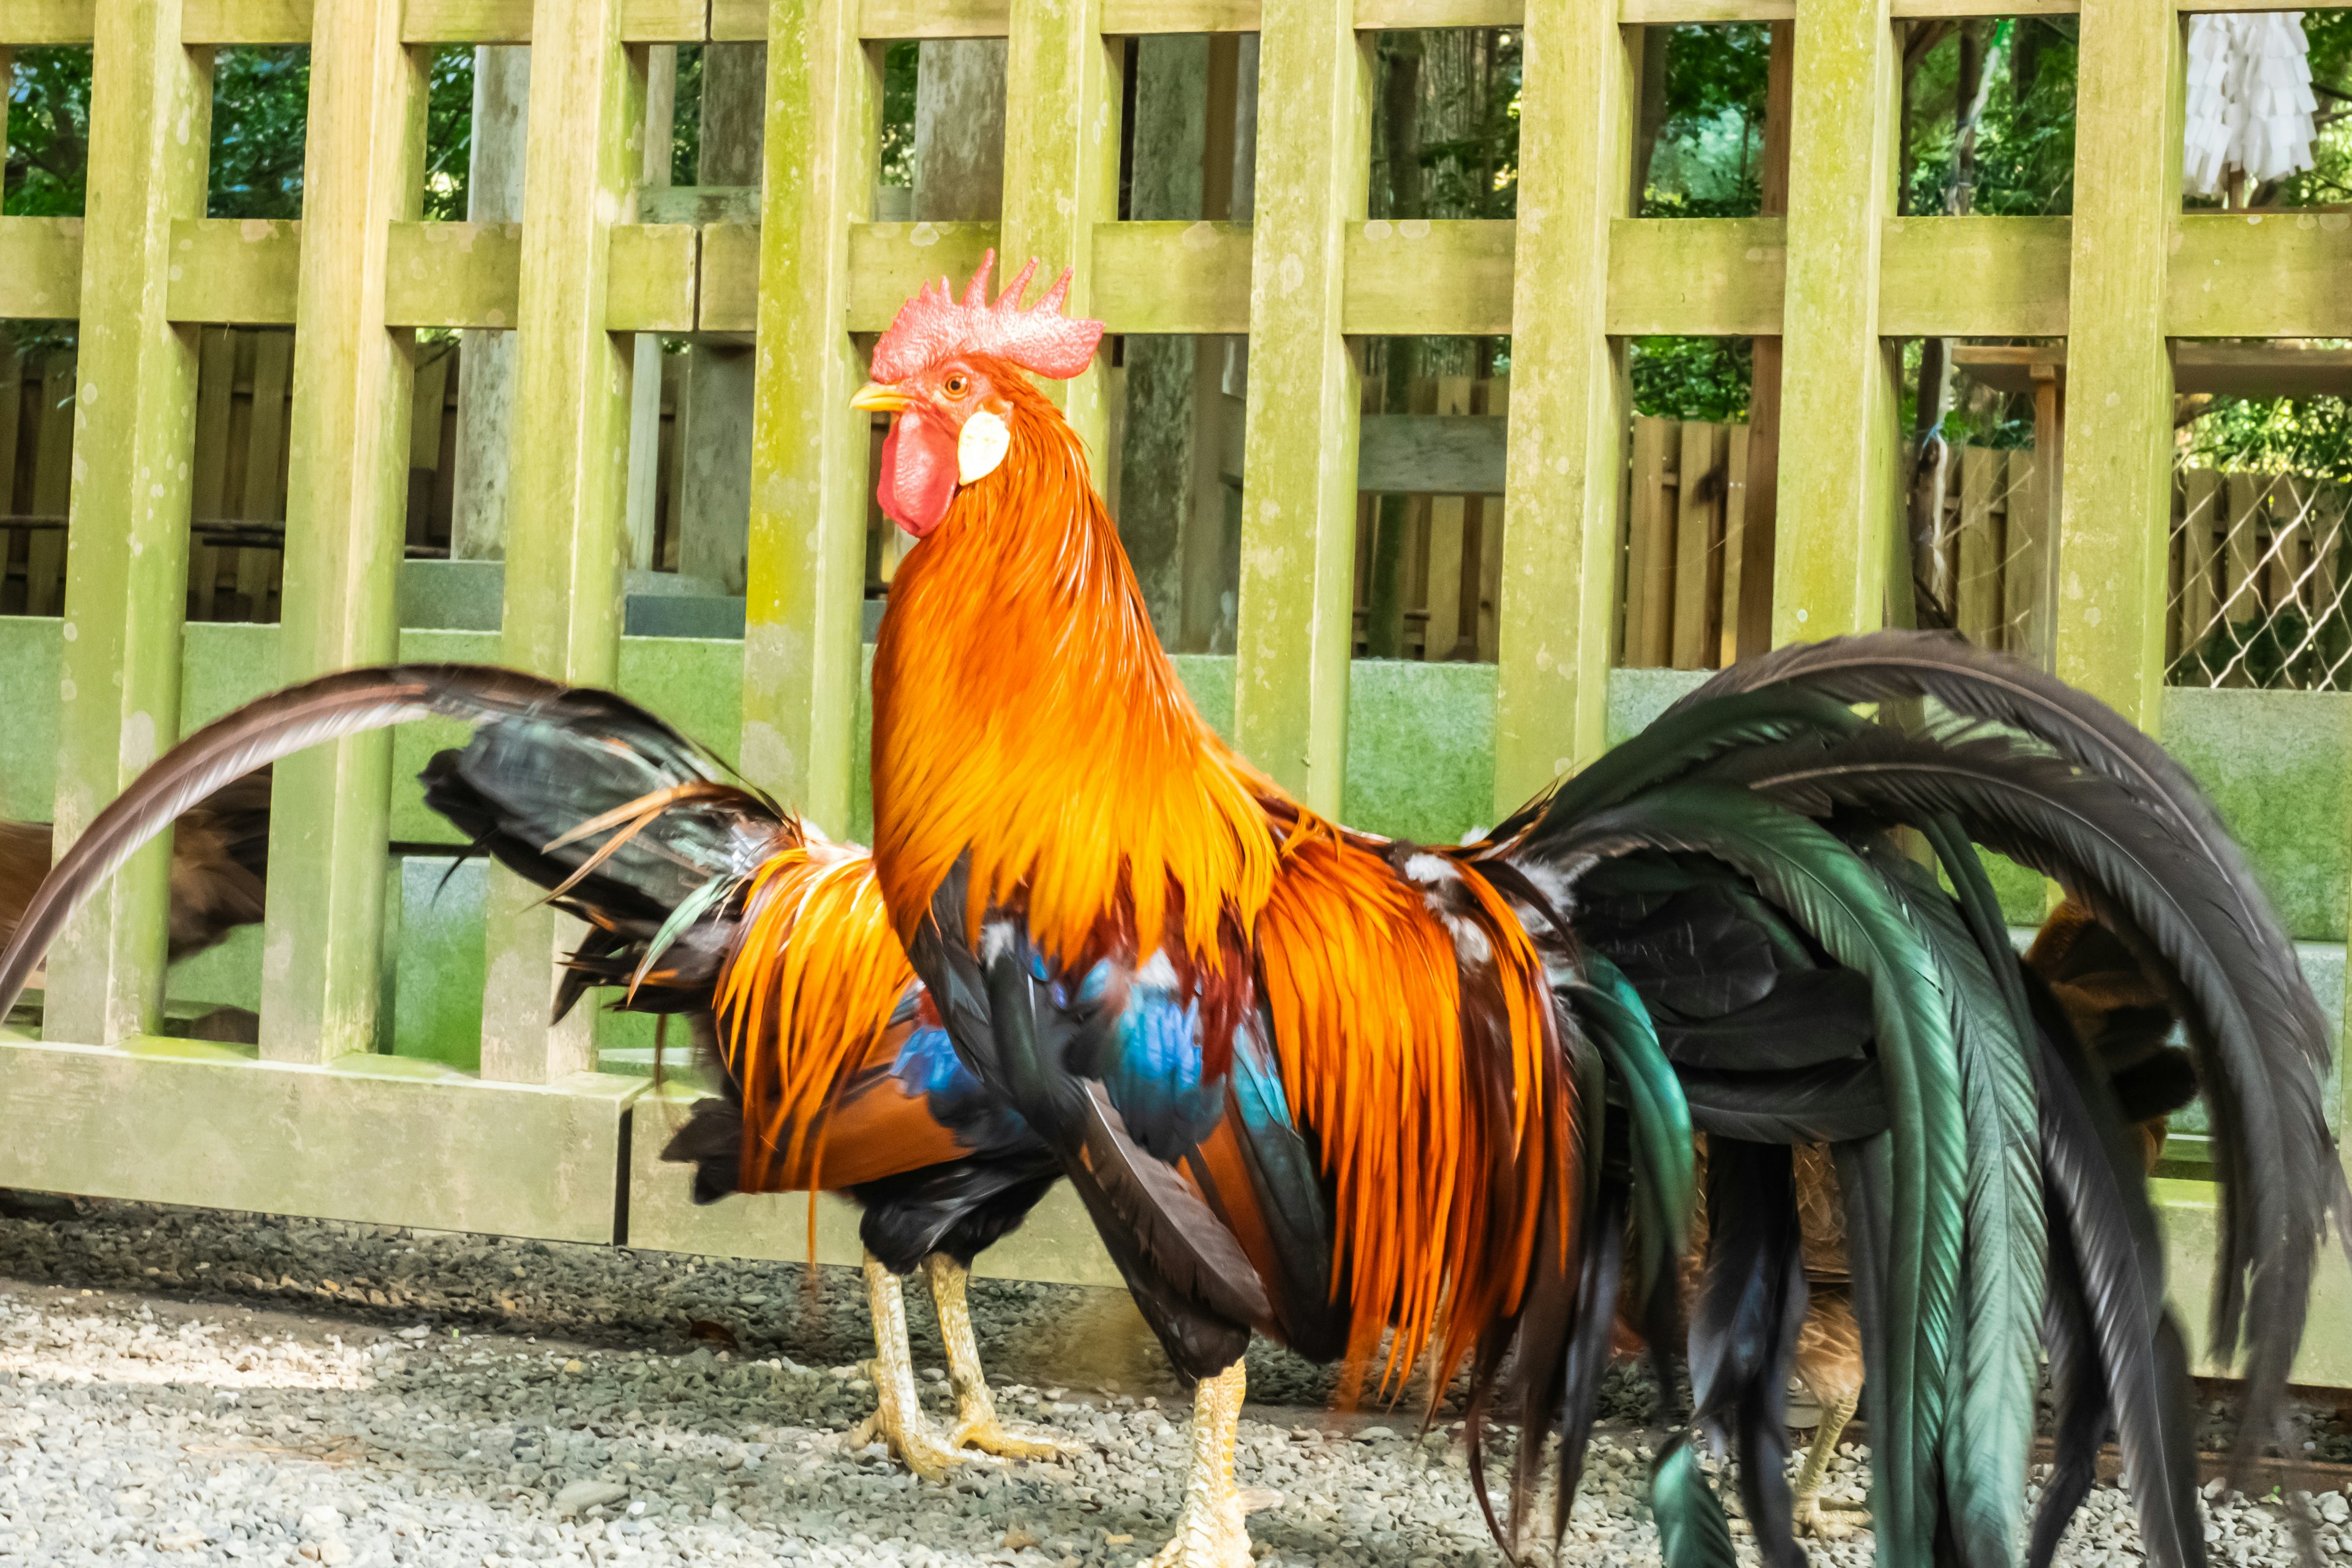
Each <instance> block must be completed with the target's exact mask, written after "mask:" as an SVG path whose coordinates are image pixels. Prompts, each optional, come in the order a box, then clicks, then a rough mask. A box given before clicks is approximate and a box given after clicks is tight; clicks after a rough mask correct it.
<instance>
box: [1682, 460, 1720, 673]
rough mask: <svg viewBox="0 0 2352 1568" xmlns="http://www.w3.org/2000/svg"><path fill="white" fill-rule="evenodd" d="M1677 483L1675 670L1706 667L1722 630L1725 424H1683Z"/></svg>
mask: <svg viewBox="0 0 2352 1568" xmlns="http://www.w3.org/2000/svg"><path fill="white" fill-rule="evenodd" d="M1681 445H1682V455H1681V458H1680V460H1679V461H1678V462H1677V463H1676V465H1675V533H1674V550H1675V631H1674V662H1675V668H1676V669H1704V668H1706V666H1707V663H1708V659H1707V654H1708V650H1709V644H1710V643H1711V642H1712V641H1714V640H1715V638H1713V637H1710V636H1709V634H1710V633H1719V632H1720V631H1721V626H1720V625H1719V624H1717V623H1714V621H1713V612H1714V611H1715V610H1716V609H1717V606H1718V605H1720V604H1721V602H1722V600H1721V595H1722V593H1723V531H1722V524H1723V486H1722V478H1723V475H1722V465H1723V458H1724V438H1723V426H1720V425H1710V424H1707V423H1705V422H1704V421H1701V420H1696V419H1690V420H1685V421H1684V423H1683V427H1682V442H1681Z"/></svg>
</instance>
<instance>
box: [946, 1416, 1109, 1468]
mask: <svg viewBox="0 0 2352 1568" xmlns="http://www.w3.org/2000/svg"><path fill="white" fill-rule="evenodd" d="M948 1446H949V1447H951V1448H977V1449H979V1450H980V1451H981V1452H982V1453H983V1454H994V1455H996V1456H998V1457H999V1458H1006V1459H1037V1460H1041V1461H1043V1462H1045V1463H1046V1464H1054V1463H1056V1462H1058V1461H1060V1460H1064V1459H1074V1458H1077V1455H1078V1449H1077V1447H1076V1446H1075V1445H1073V1444H1069V1443H1065V1442H1062V1441H1060V1440H1059V1439H1058V1438H1056V1437H1055V1436H1054V1435H1053V1434H1052V1433H1050V1432H1044V1431H1040V1430H1039V1429H1038V1428H1036V1427H1034V1426H1024V1425H1023V1424H1022V1423H1020V1422H1018V1421H1013V1422H1004V1421H999V1420H998V1419H997V1418H996V1412H995V1411H993V1410H986V1411H982V1412H979V1413H977V1414H972V1415H966V1416H965V1417H964V1418H963V1419H962V1420H961V1421H959V1422H957V1423H956V1426H955V1430H954V1431H952V1432H950V1433H949V1434H948Z"/></svg>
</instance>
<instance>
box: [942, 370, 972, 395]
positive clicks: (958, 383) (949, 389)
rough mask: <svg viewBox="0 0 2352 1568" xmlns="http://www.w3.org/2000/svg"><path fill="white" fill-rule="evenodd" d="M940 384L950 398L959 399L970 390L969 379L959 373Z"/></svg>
mask: <svg viewBox="0 0 2352 1568" xmlns="http://www.w3.org/2000/svg"><path fill="white" fill-rule="evenodd" d="M940 386H941V388H942V389H943V390H944V391H945V392H946V393H947V395H949V396H950V397H961V396H962V395H964V394H965V393H967V392H969V391H971V377H969V376H967V375H964V374H961V372H959V373H958V374H954V375H951V376H950V377H948V378H947V380H946V381H944V382H942V383H940Z"/></svg>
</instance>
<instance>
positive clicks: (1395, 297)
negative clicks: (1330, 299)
mask: <svg viewBox="0 0 2352 1568" xmlns="http://www.w3.org/2000/svg"><path fill="white" fill-rule="evenodd" d="M1517 234H1518V227H1517V225H1516V224H1513V223H1511V222H1509V221H1508V220H1504V219H1485V220H1477V219H1471V220H1463V221H1456V222H1450V223H1431V222H1426V221H1423V222H1412V221H1407V222H1401V223H1391V222H1390V221H1388V220H1387V219H1384V218H1374V219H1373V220H1372V221H1371V222H1370V223H1364V224H1355V225H1350V226H1349V230H1348V278H1347V284H1346V292H1345V294H1344V295H1343V296H1342V303H1341V307H1340V321H1341V323H1342V325H1343V327H1344V329H1345V330H1346V331H1349V332H1360V333H1363V334H1365V335H1367V336H1372V337H1392V336H1402V335H1419V334H1424V333H1426V334H1433V335H1441V336H1454V337H1472V336H1476V335H1478V334H1481V333H1497V334H1499V333H1503V332H1507V331H1510V330H1511V266H1512V258H1513V256H1514V255H1515V254H1516V247H1517Z"/></svg>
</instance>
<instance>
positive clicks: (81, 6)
mask: <svg viewBox="0 0 2352 1568" xmlns="http://www.w3.org/2000/svg"><path fill="white" fill-rule="evenodd" d="M97 26H98V4H97V0H11V4H10V5H9V6H8V9H7V10H6V11H5V12H0V47H7V46H9V45H26V44H87V43H89V41H90V39H91V37H93V36H94V30H95V29H96V27H97Z"/></svg>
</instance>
